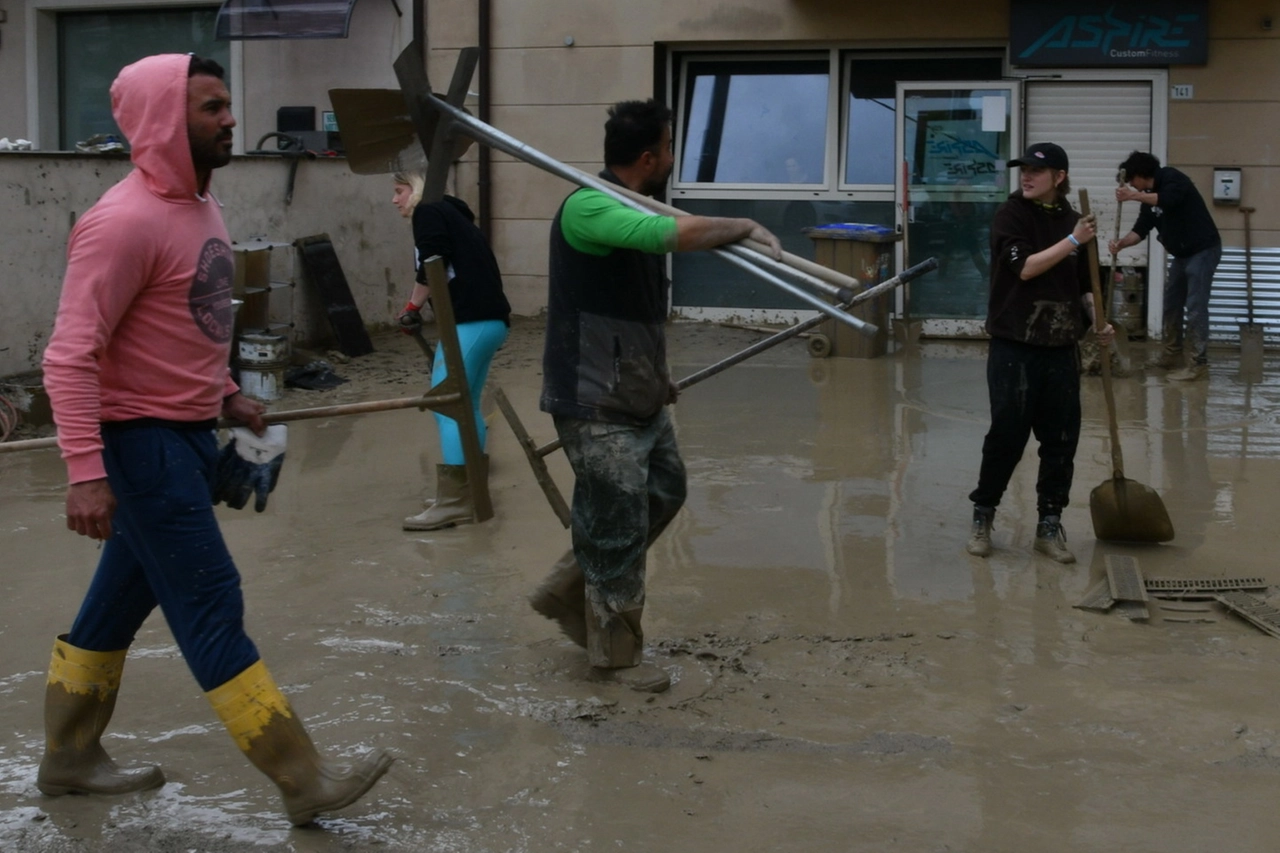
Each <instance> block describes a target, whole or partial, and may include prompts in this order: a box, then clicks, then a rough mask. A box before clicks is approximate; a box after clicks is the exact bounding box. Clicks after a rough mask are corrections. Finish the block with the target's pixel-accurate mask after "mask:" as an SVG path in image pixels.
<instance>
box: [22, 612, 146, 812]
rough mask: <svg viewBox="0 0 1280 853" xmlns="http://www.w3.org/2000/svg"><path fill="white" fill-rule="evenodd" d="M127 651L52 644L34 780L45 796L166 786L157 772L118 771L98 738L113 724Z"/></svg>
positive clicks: (62, 639) (64, 641)
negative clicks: (41, 741) (41, 742)
mask: <svg viewBox="0 0 1280 853" xmlns="http://www.w3.org/2000/svg"><path fill="white" fill-rule="evenodd" d="M127 651H128V650H127V649H121V650H120V651H115V652H91V651H88V650H87V649H80V648H77V647H75V646H73V645H71V644H70V643H68V642H67V638H66V635H65V634H63V635H62V636H60V637H58V639H57V640H55V641H54V644H53V660H52V662H51V663H50V664H49V680H48V682H47V684H46V685H45V692H44V737H45V742H44V757H43V758H41V759H40V771H39V773H37V774H36V787H37V788H39V789H40V792H41V793H43V794H49V795H51V796H58V795H60V794H127V793H130V792H131V791H145V790H146V789H148V788H156V787H159V786H160V785H163V784H164V773H162V772H161V771H160V768H159V767H154V766H151V767H120V766H118V765H117V764H116V763H115V762H114V761H112V760H111V756H109V755H107V751H106V750H105V749H103V748H102V744H101V743H100V742H99V738H101V737H102V733H103V732H104V731H105V730H106V728H107V724H108V723H110V722H111V714H112V712H113V711H115V707H116V695H117V694H118V693H119V690H120V674H121V673H122V672H123V671H124V658H125V654H126V653H127Z"/></svg>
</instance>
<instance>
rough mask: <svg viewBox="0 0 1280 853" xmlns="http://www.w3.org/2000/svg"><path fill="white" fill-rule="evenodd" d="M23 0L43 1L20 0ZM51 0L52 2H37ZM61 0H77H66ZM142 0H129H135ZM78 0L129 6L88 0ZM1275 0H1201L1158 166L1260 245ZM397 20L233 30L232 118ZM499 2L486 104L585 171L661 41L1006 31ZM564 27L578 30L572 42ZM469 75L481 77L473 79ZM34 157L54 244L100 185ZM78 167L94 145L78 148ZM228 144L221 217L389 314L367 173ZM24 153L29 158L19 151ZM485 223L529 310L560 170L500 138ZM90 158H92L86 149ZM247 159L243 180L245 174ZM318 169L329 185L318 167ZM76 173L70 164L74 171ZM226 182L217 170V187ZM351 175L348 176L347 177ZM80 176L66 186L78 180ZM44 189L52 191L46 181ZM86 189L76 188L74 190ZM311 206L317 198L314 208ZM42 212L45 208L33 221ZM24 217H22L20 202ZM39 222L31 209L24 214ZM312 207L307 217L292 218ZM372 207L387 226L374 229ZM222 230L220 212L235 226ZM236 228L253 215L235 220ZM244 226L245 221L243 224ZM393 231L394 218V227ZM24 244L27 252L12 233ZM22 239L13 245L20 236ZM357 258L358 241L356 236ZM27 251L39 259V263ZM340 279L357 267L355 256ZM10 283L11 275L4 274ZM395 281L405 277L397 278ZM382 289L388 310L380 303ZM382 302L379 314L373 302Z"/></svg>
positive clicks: (787, 5) (512, 292)
mask: <svg viewBox="0 0 1280 853" xmlns="http://www.w3.org/2000/svg"><path fill="white" fill-rule="evenodd" d="M28 2H36V0H28ZM45 2H51V0H45ZM67 2H70V0H67ZM130 2H136V0H130ZM0 3H2V4H3V7H4V8H5V9H6V10H7V12H8V21H7V23H4V24H0V35H2V37H3V42H2V45H3V46H2V47H0V79H4V80H5V81H6V84H7V85H6V86H4V87H0V136H9V137H10V138H14V137H18V136H25V135H26V128H27V124H26V118H25V116H26V113H27V107H28V104H27V100H26V91H27V75H28V73H29V72H30V71H31V69H32V67H33V65H34V60H31V58H30V57H27V56H26V39H25V36H24V33H26V32H27V31H28V30H29V29H30V27H29V19H30V18H31V13H30V12H29V11H24V9H25V7H26V5H27V3H24V2H22V0H0ZM83 5H84V6H109V5H126V4H125V3H111V2H102V0H84V2H83ZM1272 5H1273V4H1272V3H1271V2H1270V0H1214V2H1213V3H1212V5H1211V13H1210V26H1211V37H1212V41H1211V44H1210V64H1209V65H1208V66H1207V67H1205V68H1190V67H1175V68H1173V69H1171V70H1170V82H1171V83H1174V84H1180V83H1189V84H1192V85H1193V86H1194V87H1195V97H1194V99H1193V100H1191V101H1173V102H1171V103H1170V104H1169V146H1168V150H1169V156H1168V158H1167V159H1168V162H1169V164H1170V165H1173V166H1177V167H1179V168H1182V169H1184V170H1185V171H1187V173H1188V174H1190V175H1191V177H1192V178H1193V179H1194V180H1195V181H1196V183H1197V184H1198V185H1199V186H1200V188H1201V190H1202V191H1203V192H1204V193H1205V194H1206V196H1207V195H1208V194H1209V191H1210V175H1211V170H1212V167H1213V166H1215V165H1235V166H1240V167H1241V168H1242V169H1243V170H1244V195H1245V201H1246V203H1247V204H1249V205H1251V206H1254V207H1256V208H1258V213H1257V214H1256V216H1255V217H1254V220H1253V225H1254V230H1255V235H1254V240H1255V243H1256V244H1257V245H1259V246H1276V245H1280V207H1278V205H1280V202H1276V201H1273V198H1274V196H1275V193H1274V192H1272V190H1273V184H1277V186H1276V187H1274V188H1275V189H1280V175H1277V168H1280V164H1277V162H1276V160H1277V156H1278V154H1277V152H1276V150H1275V147H1276V143H1275V142H1274V140H1276V139H1278V138H1280V133H1278V131H1280V95H1278V94H1277V93H1280V86H1277V85H1276V84H1277V83H1280V79H1278V78H1280V10H1276V11H1275V12H1274V14H1276V15H1277V16H1278V17H1277V22H1276V28H1275V29H1273V30H1272V31H1270V32H1266V31H1263V30H1262V29H1261V26H1260V22H1261V19H1262V17H1263V16H1264V15H1269V14H1273V9H1272ZM478 6H479V4H478V3H477V2H476V0H426V11H427V25H428V48H429V50H428V71H429V74H430V77H431V80H432V81H433V83H434V85H435V86H436V88H438V89H443V88H445V87H446V86H447V83H448V80H449V78H450V76H451V74H452V71H453V65H454V61H455V59H456V57H457V52H458V50H459V49H460V48H462V47H465V46H470V45H474V44H476V43H477V41H478V26H477V10H478ZM400 7H401V10H402V11H403V12H404V13H405V16H404V17H397V16H396V14H395V10H394V8H393V7H392V5H391V4H390V3H386V2H364V3H357V4H356V6H355V12H354V15H353V17H352V24H351V34H350V38H348V39H346V40H324V41H305V40H304V41H276V42H244V43H241V45H242V46H241V47H239V48H237V49H238V50H240V51H241V53H240V54H239V55H240V56H241V67H240V68H239V69H238V71H239V73H240V79H241V81H242V83H241V87H242V89H243V91H241V92H239V93H238V97H239V98H240V100H241V103H242V107H241V109H242V115H243V121H242V123H241V126H240V128H239V130H238V132H239V135H240V138H241V139H242V140H243V141H244V143H245V144H246V145H249V146H252V145H253V144H254V143H255V142H256V141H257V140H258V139H259V138H260V137H261V136H262V134H264V133H266V132H268V131H271V130H274V128H275V111H276V108H277V107H280V106H285V105H308V104H311V105H314V106H315V107H316V108H317V111H318V112H319V111H322V110H324V109H327V108H328V96H327V91H328V89H329V88H332V87H339V86H340V87H344V88H345V87H378V88H383V87H385V88H394V87H395V85H396V82H395V75H394V72H393V71H392V68H391V63H392V61H393V60H394V59H395V57H396V56H397V55H398V54H399V52H400V50H401V49H402V48H403V46H404V45H405V44H407V43H408V41H409V39H410V38H411V35H412V34H411V32H410V26H411V25H410V19H409V14H410V4H409V3H407V2H402V3H401V4H400ZM491 9H492V27H491V31H492V53H491V67H492V80H491V81H490V89H491V97H492V120H493V123H494V125H495V126H497V127H498V128H499V129H501V130H503V131H505V132H507V133H510V134H511V135H513V136H515V137H516V138H518V139H521V140H523V141H525V142H527V143H528V144H530V145H532V146H533V147H535V148H537V149H539V150H541V151H543V152H544V153H546V154H549V155H551V156H552V157H555V158H556V159H559V160H562V161H564V162H567V163H569V164H570V165H573V166H577V167H579V168H582V169H584V170H586V171H589V172H594V171H596V170H598V169H599V167H600V156H601V155H600V146H601V132H602V131H601V126H602V124H603V120H604V110H605V107H606V106H607V105H608V104H610V103H612V102H614V101H616V100H620V99H623V98H635V97H646V96H649V95H651V94H653V93H654V65H655V56H656V51H655V44H662V45H665V46H667V47H671V48H675V49H682V48H701V47H717V46H725V45H729V46H733V47H739V48H742V49H744V50H745V49H756V48H769V47H794V46H803V45H819V46H830V45H839V46H865V47H896V46H920V45H929V44H936V45H939V46H942V45H1000V44H1003V43H1004V42H1005V40H1006V39H1007V34H1008V0H975V2H971V3H956V2H944V0H900V2H896V3H884V4H871V5H859V4H852V3H848V2H844V0H737V2H734V0H725V2H716V3H709V4H694V3H689V2H687V0H652V1H651V2H648V3H645V4H641V5H640V6H637V5H636V4H621V3H617V4H608V3H601V2H599V0H538V2H529V0H491ZM566 37H572V39H573V44H572V46H569V45H566V44H565V40H566ZM471 88H472V91H477V90H478V88H479V80H478V79H477V80H476V81H473V84H472V87H471ZM34 162H36V161H32V160H21V159H19V160H4V159H0V182H3V188H2V189H0V191H2V192H3V193H4V195H3V196H2V197H0V216H7V215H8V214H9V212H10V211H19V213H20V215H21V217H32V216H36V214H37V213H39V216H38V217H37V218H39V217H45V219H42V220H41V222H40V223H39V224H36V225H34V226H31V227H35V228H36V231H35V232H33V234H34V237H33V239H36V240H37V242H39V241H44V242H46V243H48V244H49V245H52V246H57V247H59V251H60V246H61V243H62V242H63V240H64V239H65V233H59V229H61V230H62V231H63V232H65V222H64V221H63V219H62V217H64V216H65V215H66V214H67V211H68V209H70V208H74V207H75V206H76V205H80V209H83V205H84V203H85V199H87V198H93V197H96V195H97V192H99V191H100V190H101V188H103V186H105V184H104V181H105V182H106V183H109V180H107V177H106V176H104V177H103V178H102V179H101V180H98V179H94V180H92V181H89V182H88V183H85V184H84V185H83V187H82V188H81V186H80V185H79V184H77V187H76V188H75V189H74V190H73V189H72V188H70V187H66V188H64V192H63V195H62V196H59V197H58V199H57V200H56V201H54V200H52V199H48V200H46V201H45V202H44V204H45V205H53V208H52V209H54V210H56V212H55V213H45V212H39V211H44V210H46V208H39V210H37V209H36V208H31V209H28V208H27V207H26V206H25V204H26V203H25V202H22V203H19V202H17V201H15V198H19V197H21V196H22V195H23V194H25V193H27V192H28V191H31V190H34V191H36V192H37V194H40V193H47V192H50V191H49V190H47V189H41V183H42V182H43V181H44V180H45V179H44V178H38V179H37V178H33V177H32V176H31V175H28V174H25V172H24V169H27V168H30V164H31V163H34ZM86 162H87V163H90V164H100V163H102V162H104V161H97V160H90V161H86ZM252 162H254V161H252V160H237V161H236V163H235V164H233V166H232V167H230V168H229V170H228V174H226V175H225V176H224V175H220V176H219V181H220V185H223V186H226V189H227V190H228V192H227V194H228V197H229V198H237V197H238V198H243V199H246V200H247V199H258V198H260V199H261V202H262V206H261V208H260V209H258V208H254V209H253V210H252V213H250V212H248V210H246V212H245V213H243V214H241V213H237V212H235V210H233V209H232V208H231V207H229V208H228V221H229V222H232V221H237V219H236V218H237V217H244V218H243V220H241V221H244V222H245V223H246V226H245V228H246V229H248V228H249V222H250V220H253V219H255V218H256V219H258V220H262V221H263V222H264V227H265V225H267V224H271V223H270V222H269V220H273V219H274V220H279V221H280V223H281V224H286V225H287V230H289V231H290V232H291V233H290V234H289V236H290V237H294V236H298V235H299V234H300V233H305V232H307V230H308V229H310V230H313V231H326V230H327V231H330V232H338V233H337V235H335V237H336V239H340V240H343V241H347V242H344V243H343V245H341V246H340V247H339V256H340V258H342V260H343V262H344V265H346V264H357V263H359V264H361V274H360V276H359V277H358V281H353V287H354V288H358V293H357V301H358V303H359V304H360V306H361V310H362V311H364V312H366V319H367V320H371V321H377V320H382V319H386V315H387V312H389V311H393V310H394V308H395V307H398V306H396V305H395V304H394V303H396V302H398V298H396V299H389V297H388V296H387V293H386V291H387V285H386V282H385V277H384V276H383V274H382V272H381V269H382V267H384V266H388V265H390V266H392V267H393V268H397V269H398V268H399V267H397V266H396V265H398V264H400V258H399V256H398V255H397V254H396V251H395V250H394V248H393V247H396V246H398V245H399V244H398V243H396V242H395V241H390V242H388V243H387V245H386V246H385V247H381V242H380V241H381V240H382V239H383V237H384V235H382V234H376V235H371V233H370V232H373V231H377V230H379V229H380V228H381V229H390V232H388V233H396V229H398V228H399V226H400V225H401V224H402V223H399V222H395V221H391V219H392V217H394V211H391V210H390V209H389V208H387V209H386V210H383V209H382V208H381V207H380V205H381V204H382V199H381V198H380V197H379V192H378V191H374V190H370V189H366V188H365V187H374V186H377V184H378V179H376V178H357V177H355V176H353V175H351V174H350V172H349V171H347V170H346V169H345V168H344V167H343V166H342V164H341V163H325V164H315V165H314V167H313V166H312V165H311V164H304V165H303V167H302V171H301V173H300V180H299V190H298V195H297V197H296V198H295V201H294V205H293V207H292V208H291V209H290V210H289V211H288V212H276V213H272V212H271V211H273V210H276V209H277V208H279V207H280V205H281V202H280V200H279V199H278V198H277V197H276V193H277V190H279V193H280V194H282V192H283V190H282V188H281V187H282V182H283V179H282V178H281V179H279V182H276V179H275V178H271V179H267V180H266V182H265V184H264V185H258V184H257V183H256V182H255V181H254V180H253V179H252V178H251V177H250V176H266V175H270V174H273V172H272V170H281V169H283V168H284V166H283V165H282V164H280V163H278V162H275V161H268V162H264V163H260V164H257V165H249V164H250V163H252ZM18 164H25V165H23V166H21V167H19V165H18ZM493 164H494V165H493V195H492V211H491V212H492V214H493V217H494V219H493V237H494V247H495V251H496V252H497V254H498V258H499V262H500V263H501V265H502V268H503V273H504V278H505V280H506V282H507V289H508V294H509V297H510V299H511V302H512V306H513V308H514V309H515V310H516V312H517V313H522V314H536V313H538V312H539V311H540V310H541V309H542V307H543V305H544V304H545V291H546V265H547V229H548V227H549V225H550V219H551V216H552V215H553V214H554V212H555V209H556V207H557V206H558V205H559V203H560V201H561V199H562V198H563V197H564V195H565V194H566V193H567V192H568V191H569V189H570V187H569V185H568V184H566V183H565V182H564V181H562V180H560V179H558V178H555V177H552V176H550V175H548V174H546V173H544V172H542V171H540V170H538V169H536V168H534V167H533V166H529V165H526V164H524V163H521V162H518V161H516V160H514V159H513V158H511V157H509V156H507V155H503V154H498V153H495V154H494V155H493ZM56 168H57V170H58V172H59V173H62V172H66V173H67V174H68V175H76V174H78V172H77V170H83V171H84V172H85V173H87V172H89V171H92V169H87V168H86V167H85V166H84V165H83V164H82V165H80V166H76V165H75V164H74V163H72V162H60V165H58V166H57V167H56ZM94 168H96V166H94ZM241 174H243V175H245V176H246V179H245V180H244V181H243V186H241V184H240V181H239V179H238V178H237V177H234V176H238V175H241ZM477 174H478V171H477V169H476V153H475V151H474V149H473V151H472V152H471V153H469V154H468V155H467V157H466V159H465V161H464V163H463V166H462V168H460V169H459V170H458V172H457V174H456V175H455V184H454V186H455V191H456V192H458V194H460V195H462V196H463V197H465V198H467V199H468V200H474V198H475V197H476V195H477V188H476V178H477ZM317 177H322V179H323V182H322V185H317V184H315V183H314V182H313V181H314V179H315V178H317ZM75 180H76V181H79V180H80V178H79V177H77V178H76V179H75ZM228 182H230V184H229V186H228V185H227V184H228ZM357 187H359V188H358V189H357ZM77 193H78V195H77ZM348 194H351V195H352V197H355V198H359V199H360V201H359V202H358V203H357V204H356V205H355V206H354V207H353V208H352V209H350V210H348V209H346V208H345V207H343V206H341V205H340V204H335V203H334V201H333V199H335V198H337V199H344V198H346V197H347V195H348ZM55 195H56V193H55ZM81 196H83V197H81ZM311 205H315V207H314V209H311ZM1215 216H1216V217H1217V219H1218V223H1219V227H1220V228H1222V230H1223V232H1224V239H1225V240H1226V242H1227V244H1228V245H1239V244H1240V243H1241V242H1242V234H1241V230H1240V224H1241V217H1240V214H1239V213H1238V212H1237V211H1236V210H1234V209H1231V208H1218V209H1215ZM46 220H47V221H46ZM22 221H24V222H26V221H28V220H27V219H26V218H23V220H22ZM31 221H32V222H35V220H34V219H32V220H31ZM303 222H305V223H306V224H305V226H304V225H302V224H300V223H303ZM373 223H380V224H379V226H374V224H373ZM14 233H20V232H11V231H6V232H5V233H4V234H0V250H3V251H4V255H5V256H8V255H10V254H12V251H11V250H12V247H13V245H14V243H13V241H14V239H15V238H14V237H13V236H12V234H14ZM234 233H235V230H234V229H233V234H234ZM246 233H247V231H246ZM237 236H239V235H237ZM399 236H400V237H403V236H404V235H402V234H401V235H399ZM370 239H372V240H375V241H379V246H380V248H379V249H378V250H377V251H378V252H383V253H385V255H386V259H385V260H377V261H374V262H372V263H369V264H365V263H364V261H363V260H360V261H357V260H356V259H355V258H354V257H351V254H352V253H351V252H349V251H346V252H344V247H350V246H355V245H360V242H361V241H363V240H370ZM24 252H25V250H24ZM19 254H23V253H19ZM356 254H359V255H363V254H364V253H363V252H359V253H356ZM37 258H39V259H42V260H41V261H40V264H43V265H39V264H37ZM14 263H20V264H22V265H23V271H22V276H21V278H22V280H26V281H31V282H34V283H35V284H34V286H35V287H37V289H38V292H37V294H35V295H26V294H24V295H23V297H22V298H21V299H19V300H17V301H18V303H19V304H21V305H23V306H26V307H24V308H23V309H21V311H20V313H23V312H26V313H27V314H28V319H25V320H23V321H22V322H23V323H24V325H23V331H22V333H21V334H18V335H16V336H14V335H12V334H10V328H9V325H6V324H10V323H11V321H8V320H0V350H3V351H2V352H0V375H3V374H4V373H5V372H6V369H5V368H6V365H7V364H10V363H11V361H12V359H13V358H14V357H15V355H14V354H15V353H19V352H22V353H24V354H23V355H22V356H21V360H23V361H29V360H30V358H31V357H32V356H29V355H27V354H25V350H26V349H27V348H28V347H29V346H30V345H31V342H32V341H33V340H38V338H37V328H43V326H40V324H41V323H44V324H45V325H47V318H48V317H50V316H51V313H50V310H49V305H50V304H51V303H50V299H52V298H53V297H50V296H49V295H48V294H47V293H46V292H45V291H48V290H56V286H57V280H58V275H59V270H60V263H61V258H60V255H58V254H57V253H55V254H54V255H49V254H48V253H47V252H43V251H38V252H35V253H27V255H24V257H22V258H20V260H19V261H16V262H15V261H9V260H5V259H0V274H3V275H4V276H5V277H6V278H9V276H11V275H12V274H13V271H14V270H15V267H14ZM348 275H349V277H351V278H353V279H356V278H357V277H356V276H352V275H351V273H350V272H349V273H348ZM10 280H12V279H10ZM402 280H403V279H402ZM388 306H391V307H388ZM380 312H381V313H382V316H379V313H380Z"/></svg>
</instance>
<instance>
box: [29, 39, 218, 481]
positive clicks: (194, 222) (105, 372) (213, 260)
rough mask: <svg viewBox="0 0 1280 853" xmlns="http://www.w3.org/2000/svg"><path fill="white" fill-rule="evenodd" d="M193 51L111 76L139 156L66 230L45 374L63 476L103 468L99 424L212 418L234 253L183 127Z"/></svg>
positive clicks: (121, 120)
mask: <svg viewBox="0 0 1280 853" xmlns="http://www.w3.org/2000/svg"><path fill="white" fill-rule="evenodd" d="M190 62H191V57H189V56H186V55H182V54H165V55H160V56H150V57H147V58H146V59H142V60H139V61H138V62H135V63H134V64H132V65H129V66H127V67H125V68H124V69H123V70H122V71H121V72H120V75H119V76H118V77H116V80H115V82H114V83H113V84H112V85H111V109H112V113H113V115H114V116H115V119H116V123H117V124H119V125H120V129H121V130H122V131H124V134H125V136H126V137H127V138H128V139H129V142H130V143H131V145H132V150H133V154H132V160H133V164H134V167H135V168H134V169H133V171H132V172H130V173H129V175H128V176H127V177H126V178H125V179H124V180H122V181H120V183H118V184H116V185H115V186H114V187H112V188H111V189H109V190H107V192H106V193H104V194H103V196H102V198H101V199H99V200H98V203H97V204H95V205H94V206H93V207H92V208H90V209H89V210H88V211H87V212H86V213H85V214H84V216H82V217H81V218H80V221H79V222H77V223H76V226H75V228H74V229H73V230H72V232H71V240H70V243H69V245H68V247H67V272H66V277H65V279H64V280H63V283H62V299H61V302H60V303H59V305H58V318H57V322H56V323H55V325H54V330H53V336H52V337H51V338H50V340H49V346H48V347H47V348H46V349H45V353H44V383H45V387H46V388H47V390H48V392H49V399H50V402H51V403H52V404H53V411H54V420H55V422H56V423H57V426H58V444H59V446H60V447H61V448H62V456H63V459H65V460H66V463H67V473H68V479H69V481H70V482H71V483H80V482H84V481H87V480H96V479H100V478H102V477H105V476H106V470H105V468H104V467H103V463H102V439H101V436H100V429H99V427H100V424H101V422H104V421H126V420H131V419H134V418H161V419H164V420H168V421H180V422H194V421H205V420H209V419H210V418H216V417H217V416H218V415H219V414H220V413H221V411H222V403H223V398H224V397H227V396H230V395H231V394H234V393H235V392H236V391H237V390H238V389H237V387H236V385H235V383H234V382H232V381H231V377H230V372H229V370H228V368H227V364H228V359H229V356H230V349H231V336H232V323H233V314H232V309H231V283H232V278H233V276H234V268H235V265H234V259H233V256H232V253H231V246H230V242H231V241H230V238H229V237H228V236H227V228H226V225H224V224H223V221H222V212H221V210H219V207H218V203H217V201H216V199H214V198H213V197H212V196H211V195H209V194H208V189H207V187H206V188H204V191H205V195H203V196H202V195H200V193H199V190H200V189H201V188H199V187H197V186H196V171H195V165H194V164H193V162H192V159H191V146H190V143H189V141H188V138H187V69H188V67H189V65H190Z"/></svg>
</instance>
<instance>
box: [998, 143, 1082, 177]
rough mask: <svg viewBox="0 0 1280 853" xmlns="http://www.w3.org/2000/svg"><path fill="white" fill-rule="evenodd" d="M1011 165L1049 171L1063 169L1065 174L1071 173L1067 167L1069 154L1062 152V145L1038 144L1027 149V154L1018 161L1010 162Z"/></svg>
mask: <svg viewBox="0 0 1280 853" xmlns="http://www.w3.org/2000/svg"><path fill="white" fill-rule="evenodd" d="M1009 165H1010V166H1040V167H1042V168H1048V169H1061V170H1062V171H1064V172H1066V171H1070V170H1069V168H1068V166H1067V152H1065V151H1063V150H1062V146H1061V145H1054V144H1053V143H1052V142H1037V143H1036V144H1035V145H1032V146H1031V147H1030V148H1028V149H1027V153H1026V154H1023V155H1022V156H1021V157H1019V158H1018V159H1016V160H1010V161H1009Z"/></svg>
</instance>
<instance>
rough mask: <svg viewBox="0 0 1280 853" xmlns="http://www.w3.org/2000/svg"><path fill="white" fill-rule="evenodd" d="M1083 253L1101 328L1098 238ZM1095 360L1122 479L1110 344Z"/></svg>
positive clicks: (1085, 207)
mask: <svg viewBox="0 0 1280 853" xmlns="http://www.w3.org/2000/svg"><path fill="white" fill-rule="evenodd" d="M1080 213H1081V214H1082V215H1084V216H1088V215H1089V191H1088V190H1086V189H1081V190H1080ZM1086 255H1087V258H1088V264H1089V283H1090V285H1092V287H1093V328H1094V330H1095V331H1098V332H1101V331H1102V329H1103V327H1105V326H1106V325H1107V318H1106V312H1105V311H1103V305H1102V282H1101V281H1100V280H1099V278H1098V238H1097V237H1096V236H1095V237H1094V239H1092V240H1090V241H1089V243H1088V245H1087V251H1086ZM1098 361H1099V362H1101V364H1102V393H1103V396H1104V397H1106V400H1107V422H1108V426H1109V427H1110V428H1111V468H1112V476H1113V477H1114V478H1115V479H1117V480H1123V479H1124V456H1123V454H1122V453H1121V452H1120V427H1119V425H1118V424H1117V423H1116V398H1115V393H1114V392H1113V391H1112V389H1111V351H1110V348H1107V349H1103V348H1102V346H1101V345H1099V347H1098Z"/></svg>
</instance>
